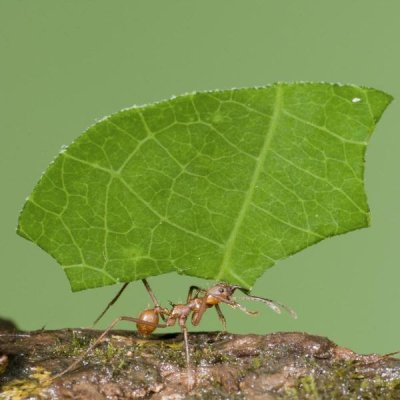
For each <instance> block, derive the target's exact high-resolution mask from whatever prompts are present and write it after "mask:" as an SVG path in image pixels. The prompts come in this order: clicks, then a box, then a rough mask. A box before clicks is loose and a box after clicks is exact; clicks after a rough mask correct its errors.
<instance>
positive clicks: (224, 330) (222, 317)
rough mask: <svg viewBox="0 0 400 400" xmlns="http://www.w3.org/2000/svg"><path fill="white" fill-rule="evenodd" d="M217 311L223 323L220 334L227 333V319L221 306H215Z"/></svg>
mask: <svg viewBox="0 0 400 400" xmlns="http://www.w3.org/2000/svg"><path fill="white" fill-rule="evenodd" d="M215 309H216V310H217V314H218V318H219V320H220V321H221V324H222V327H223V328H222V332H220V333H225V332H226V319H225V317H224V314H222V310H221V307H220V306H219V304H216V305H215Z"/></svg>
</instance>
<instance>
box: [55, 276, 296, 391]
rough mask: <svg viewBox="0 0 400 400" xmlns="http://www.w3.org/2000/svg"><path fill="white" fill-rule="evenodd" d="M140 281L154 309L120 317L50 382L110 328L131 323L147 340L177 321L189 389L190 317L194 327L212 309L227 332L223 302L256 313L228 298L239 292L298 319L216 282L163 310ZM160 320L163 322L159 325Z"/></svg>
mask: <svg viewBox="0 0 400 400" xmlns="http://www.w3.org/2000/svg"><path fill="white" fill-rule="evenodd" d="M142 282H143V284H144V286H145V288H146V290H147V292H148V293H149V295H150V298H151V299H152V301H153V304H154V307H153V308H149V309H146V310H144V311H142V312H141V313H140V315H139V316H138V318H133V317H126V316H121V317H118V318H116V319H115V320H114V321H113V322H112V323H111V324H110V325H109V326H108V328H107V329H106V330H105V331H104V332H103V333H102V334H101V335H100V336H99V337H98V338H97V339H96V340H95V342H94V343H93V344H92V345H90V346H89V347H88V349H87V350H86V351H85V352H84V353H83V355H82V356H80V357H79V358H78V359H77V360H75V361H74V362H73V363H72V364H71V365H70V366H69V367H68V368H66V369H65V370H64V371H62V372H60V373H59V374H57V375H55V376H54V377H53V378H52V379H56V378H59V377H61V376H62V375H64V374H66V373H67V372H69V371H71V370H73V369H74V368H75V367H76V366H77V365H78V364H79V363H80V362H81V361H82V360H83V359H84V358H85V357H86V355H87V354H88V353H89V352H90V351H91V350H92V349H93V348H95V347H96V346H97V345H98V344H99V343H100V342H101V341H102V340H103V339H104V337H105V336H106V335H107V334H108V332H110V330H111V329H113V327H114V326H115V325H116V324H117V323H118V322H120V321H130V322H133V323H135V324H136V328H137V330H138V332H139V334H140V335H142V336H144V337H146V336H149V335H151V334H152V333H153V332H154V331H155V330H156V329H157V328H166V327H169V326H173V325H175V323H176V322H178V324H179V327H180V329H181V332H182V334H183V339H184V346H185V356H186V368H187V382H188V389H189V390H191V389H192V388H193V386H194V380H193V377H192V371H191V367H190V352H189V339H188V331H187V327H186V321H187V319H188V318H189V317H191V322H192V325H194V326H197V325H199V324H200V322H201V319H202V317H203V315H204V313H205V312H206V311H207V310H208V309H209V308H212V307H215V309H216V311H217V314H218V318H219V320H220V321H221V323H222V326H223V332H226V319H225V317H224V314H223V313H222V311H221V308H220V304H221V303H225V304H227V305H229V306H230V307H232V308H237V309H239V310H241V311H243V312H244V313H246V314H248V315H255V314H257V311H249V310H247V308H246V307H244V306H243V305H241V304H239V303H238V302H236V301H235V300H233V299H232V298H231V296H232V295H233V294H234V292H235V291H236V290H240V291H242V292H243V293H244V294H245V295H246V299H248V300H252V301H258V302H262V303H264V304H266V305H267V306H268V307H270V308H271V309H272V310H273V311H275V312H276V313H278V314H280V313H281V309H284V310H286V311H287V312H288V313H289V314H290V315H291V316H292V317H293V318H297V315H296V313H295V312H294V311H293V310H291V309H290V308H288V307H287V306H285V305H283V304H280V303H278V302H276V301H273V300H269V299H266V298H263V297H258V296H252V295H250V294H249V290H247V289H245V288H242V287H240V286H238V285H230V284H228V283H224V282H222V283H217V284H216V285H214V286H212V287H211V288H209V289H207V290H206V289H202V288H200V287H198V286H190V288H189V292H188V295H187V299H186V303H185V304H173V303H171V309H167V308H163V307H161V306H160V304H159V303H158V301H157V298H156V297H155V295H154V293H153V291H152V289H151V288H150V285H149V283H148V282H147V280H146V279H142ZM127 286H128V283H125V284H124V285H123V286H122V288H121V289H120V290H119V292H118V293H117V294H116V296H115V297H114V298H113V299H112V300H111V302H110V303H109V304H108V305H107V307H106V308H105V310H104V311H103V312H102V313H101V314H100V315H99V317H98V318H97V319H96V320H95V322H94V324H96V323H97V322H98V321H99V320H100V318H101V317H102V316H103V315H104V314H105V313H106V312H107V310H108V309H109V308H110V307H111V306H112V305H113V304H114V303H115V302H116V301H117V300H118V298H119V296H120V295H121V294H122V292H123V291H124V290H125V289H126V287H127ZM160 317H161V319H162V321H163V323H160Z"/></svg>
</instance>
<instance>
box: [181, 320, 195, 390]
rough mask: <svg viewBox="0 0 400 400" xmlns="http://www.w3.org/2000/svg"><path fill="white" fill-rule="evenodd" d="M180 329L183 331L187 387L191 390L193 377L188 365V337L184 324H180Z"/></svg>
mask: <svg viewBox="0 0 400 400" xmlns="http://www.w3.org/2000/svg"><path fill="white" fill-rule="evenodd" d="M180 326H181V331H182V333H183V341H184V344H185V355H186V369H187V387H188V390H192V389H193V386H194V379H193V375H192V368H191V365H190V352H189V338H188V332H187V328H186V325H184V324H180Z"/></svg>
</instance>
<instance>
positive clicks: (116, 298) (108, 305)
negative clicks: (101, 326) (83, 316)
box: [92, 282, 129, 326]
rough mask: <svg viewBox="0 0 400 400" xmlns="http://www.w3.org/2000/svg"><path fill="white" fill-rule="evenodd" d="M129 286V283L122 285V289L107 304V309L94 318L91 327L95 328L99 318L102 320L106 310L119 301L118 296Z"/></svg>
mask: <svg viewBox="0 0 400 400" xmlns="http://www.w3.org/2000/svg"><path fill="white" fill-rule="evenodd" d="M128 285H129V282H126V283H124V284H123V286H122V288H121V289H120V290H119V291H118V293H117V294H116V295H115V297H114V298H113V299H112V300H111V301H110V302H109V303H108V304H107V307H106V308H105V309H104V310H103V312H102V313H101V314H100V315H99V316H98V317H97V318H96V320H95V321H94V322H93V325H92V326H95V325H96V324H97V323H98V322H99V321H100V319H101V318H103V316H104V314H105V313H106V312H107V311H108V309H109V308H110V307H111V306H112V305H113V304H114V303H115V302H116V301H117V300H118V299H119V296H121V294H122V293H123V291H124V290H125V289H126V287H127V286H128Z"/></svg>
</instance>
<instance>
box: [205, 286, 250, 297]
mask: <svg viewBox="0 0 400 400" xmlns="http://www.w3.org/2000/svg"><path fill="white" fill-rule="evenodd" d="M236 289H239V290H241V291H242V292H244V293H245V294H247V293H248V292H249V291H248V290H247V289H244V288H242V287H240V286H238V285H229V284H228V283H224V282H222V283H217V284H216V285H214V286H212V287H211V288H210V289H208V291H207V293H208V295H209V296H215V297H216V298H218V297H220V298H223V299H225V300H230V298H231V296H232V295H233V293H234V292H235V290H236Z"/></svg>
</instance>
